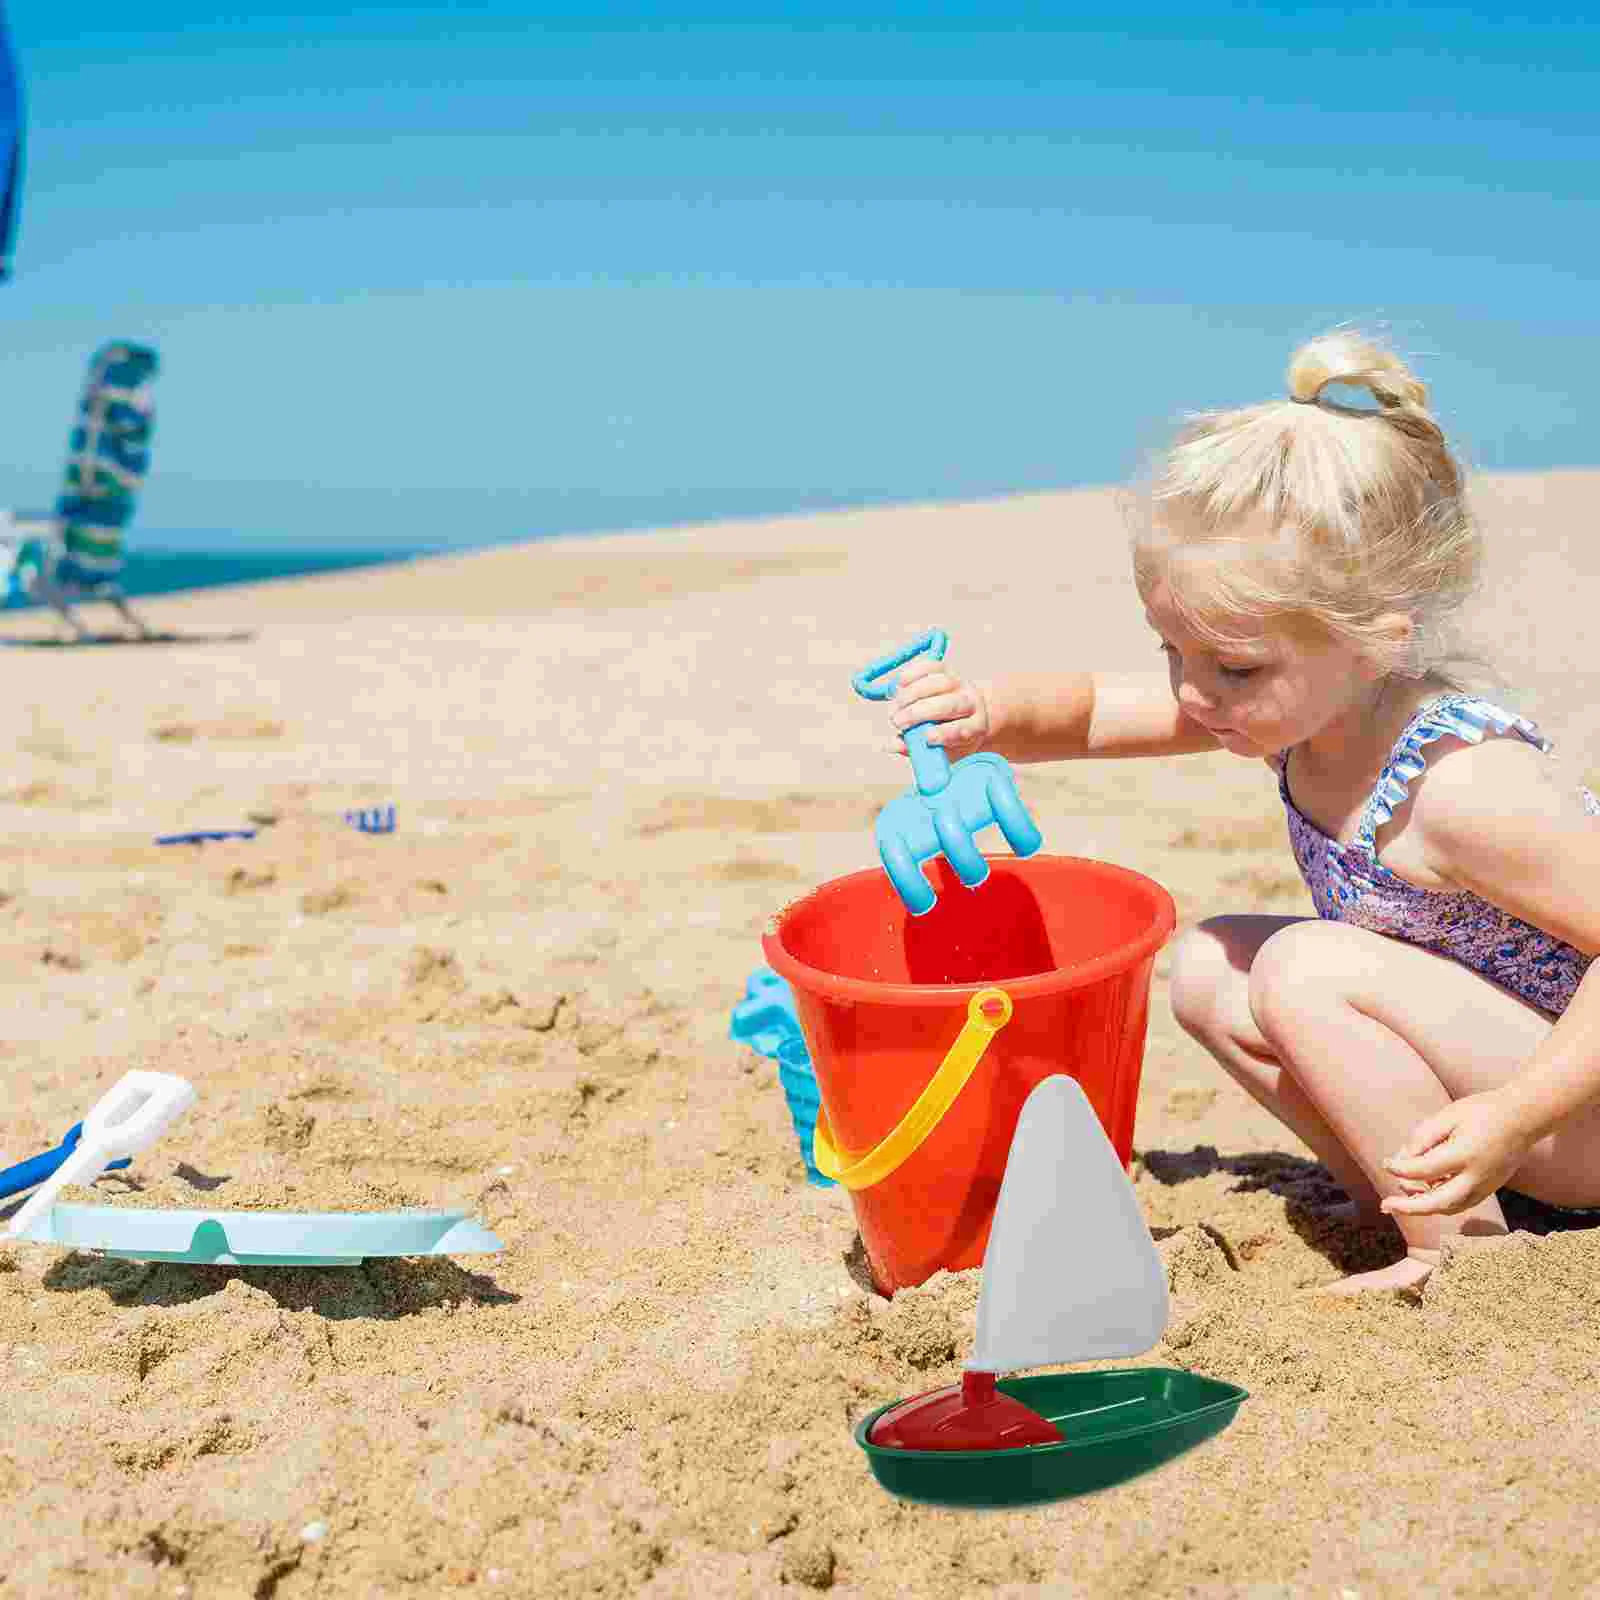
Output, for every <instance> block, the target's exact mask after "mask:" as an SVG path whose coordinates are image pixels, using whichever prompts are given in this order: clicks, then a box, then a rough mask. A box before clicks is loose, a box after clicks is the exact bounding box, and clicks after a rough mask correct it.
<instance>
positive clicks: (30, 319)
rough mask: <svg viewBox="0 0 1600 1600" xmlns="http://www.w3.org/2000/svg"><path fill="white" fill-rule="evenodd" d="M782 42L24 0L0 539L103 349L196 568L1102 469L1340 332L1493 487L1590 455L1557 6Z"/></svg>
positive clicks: (702, 33)
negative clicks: (21, 179) (17, 219)
mask: <svg viewBox="0 0 1600 1600" xmlns="http://www.w3.org/2000/svg"><path fill="white" fill-rule="evenodd" d="M343 9H344V7H343V6H341V7H340V10H343ZM785 10H786V12H787V14H788V15H789V17H790V18H791V19H803V20H790V21H787V22H783V21H778V20H770V21H760V20H756V19H759V18H760V17H762V16H763V14H764V13H763V10H762V8H760V7H749V6H746V7H741V8H739V10H738V11H737V12H735V11H734V10H733V9H732V8H728V9H727V10H726V11H725V12H721V13H719V11H718V9H717V8H715V7H710V8H706V7H702V8H696V9H695V10H693V11H692V12H691V11H688V10H686V9H685V8H682V7H675V8H674V7H654V6H647V5H627V4H624V3H620V0H619V3H618V4H613V5H608V6H606V7H605V8H604V9H603V11H602V10H601V9H600V8H592V9H590V10H589V11H588V12H587V13H585V12H584V11H583V10H582V9H581V8H571V7H568V8H546V7H538V6H534V5H529V4H507V3H499V0H478V3H473V4H458V5H454V6H450V5H442V4H432V5H426V6H424V5H411V6H401V5H396V6H372V5H367V6H363V7H360V8H359V15H357V16H356V17H354V18H349V17H343V16H339V15H335V14H334V12H333V8H331V7H323V6H320V5H310V4H303V5H302V6H300V7H297V8H294V9H292V10H291V9H287V8H278V7H275V6H273V5H271V4H263V5H258V6H256V7H255V8H253V9H252V10H251V11H250V12H249V13H246V12H244V11H243V10H240V11H237V12H229V11H227V10H226V9H223V10H222V11H221V14H220V15H219V14H218V12H219V8H218V7H217V6H216V5H214V4H213V5H201V4H200V3H198V0H141V4H139V5H137V6H129V5H127V4H126V3H125V0H123V3H119V4H116V5H112V4H110V3H107V0H76V3H74V4H73V5H70V6H67V5H63V4H61V0H9V5H8V14H9V18H10V26H11V32H12V36H13V40H14V44H15V48H16V51H17V54H18V56H19V58H20V62H21V67H22V72H23V78H24V83H25V89H26V96H27V108H28V122H29V143H28V155H27V172H26V187H25V191H24V199H23V212H22V224H21V229H20V232H19V236H18V239H17V247H16V276H15V279H14V281H13V282H12V283H11V284H9V285H7V286H5V287H4V288H0V322H3V326H4V328H5V331H6V336H7V351H6V361H5V364H4V368H3V372H4V380H5V381H4V383H3V384H0V424H3V426H4V428H5V432H6V435H7V437H8V439H9V442H10V447H9V448H8V449H7V450H6V451H5V453H4V458H3V460H0V504H12V505H36V504H43V503H47V502H48V501H49V499H50V497H51V496H52V494H53V492H54V488H55V481H56V476H57V473H58V471H59V467H60V461H61V456H62V451H63V448H64V444H65V438H66V431H67V424H68V421H69V418H70V414H71V410H72V406H73V403H74V399H75V395H76V391H77V386H78V383H79V379H80V375H81V371H82V367H83V364H84V361H85V359H86V358H87V356H88V354H89V352H90V351H91V350H92V348H93V347H94V346H95V345H96V344H97V343H99V342H100V341H101V340H102V339H104V338H106V337H110V336H113V335H115V336H126V337H133V338H142V339H147V340H149V341H151V342H153V343H154V344H156V345H157V346H158V347H159V348H160V350H161V352H162V354H163V357H164V360H165V371H164V374H163V377H162V379H161V385H160V390H159V406H160V420H159V426H158V435H157V439H156V445H155V465H154V472H153V475H152V478H151V482H150V485H149V488H148V491H147V498H146V501H145V505H144V509H143V514H142V519H141V521H142V525H143V526H144V527H145V528H147V529H159V530H189V531H190V533H191V534H192V535H193V536H194V537H197V538H199V537H206V536H208V535H209V534H210V533H211V532H212V531H214V530H227V531H228V533H229V535H230V536H233V537H240V538H250V539H254V538H288V539H292V540H293V541H294V542H297V543H310V542H327V543H330V544H350V543H361V542H374V543H410V542H426V543H478V542H487V541H490V540H498V539H509V538H526V537H533V536H536V535H539V534H543V533H549V532H559V531H569V530H574V531H575V530H584V529H598V528H607V527H623V526H640V525H649V524H653V523H668V522H682V521H692V520H699V519H701V518H711V517H717V516H723V515H735V514H756V513H766V512H782V511H787V510H799V509H804V508H807V507H815V506H826V505H844V504H856V503H862V502H883V501H896V500H921V499H930V498H938V499H951V498H968V497H977V496H983V495H992V494H1002V493H1006V492H1009V491H1012V490H1028V489H1041V488H1053V487H1065V486H1072V485H1078V484H1086V483H1103V482H1108V481H1112V480H1115V479H1117V478H1119V477H1122V476H1123V475H1125V474H1126V473H1127V472H1128V471H1129V470H1130V469H1131V468H1132V467H1133V466H1134V465H1135V464H1136V462H1137V459H1138V454H1139V452H1140V451H1141V450H1142V449H1143V448H1145V447H1147V446H1148V445H1150V444H1151V443H1152V442H1154V441H1155V440H1156V439H1158V438H1159V437H1160V436H1161V433H1162V430H1163V429H1164V428H1165V427H1166V426H1167V425H1168V424H1169V423H1170V421H1171V420H1172V419H1173V418H1174V417H1176V416H1177V415H1178V414H1180V413H1181V412H1183V411H1184V410H1186V409H1191V408H1198V407H1202V406H1209V405H1214V404H1224V403H1233V402H1241V401H1247V400H1254V399H1259V398H1263V397H1265V396H1268V395H1271V394H1274V393H1276V392H1278V391H1279V389H1280V387H1281V382H1282V374H1283V369H1284V365H1285V362H1286V359H1287V356H1288V354H1289V351H1290V349H1291V348H1292V346H1293V345H1294V343H1295V342H1296V341H1297V340H1299V339H1301V338H1303V337H1305V336H1307V335H1309V334H1311V333H1313V332H1315V331H1317V330H1319V329H1320V328H1322V327H1324V326H1326V325H1328V324H1331V323H1333V322H1338V321H1343V320H1347V319H1355V320H1361V321H1366V322H1368V323H1375V324H1380V325H1384V326H1386V327H1387V328H1388V329H1389V330H1390V332H1391V334H1392V336H1393V337H1394V339H1395V340H1396V342H1397V343H1398V344H1399V345H1400V347H1401V348H1402V349H1403V350H1405V351H1407V352H1408V353H1410V354H1413V355H1414V356H1415V357H1416V358H1417V360H1418V364H1419V366H1420V369H1421V370H1422V371H1423V373H1424V376H1425V377H1427V378H1428V379H1429V380H1430V381H1431V382H1432V384H1433V386H1434V392H1435V398H1436V401H1437V404H1438V407H1439V409H1440V411H1441V413H1442V414H1443V416H1444V418H1445V420H1446V422H1447V424H1449V425H1451V426H1453V427H1454V429H1455V430H1456V431H1457V433H1458V435H1459V437H1460V439H1461V441H1462V443H1463V444H1464V445H1465V446H1466V447H1467V449H1468V450H1469V452H1470V453H1471V456H1472V458H1473V459H1474V460H1475V461H1476V462H1477V463H1478V464H1480V465H1482V466H1485V467H1490V468H1495V467H1514V468H1542V467H1548V466H1560V465H1582V464H1590V463H1593V462H1595V461H1596V459H1597V457H1600V450H1597V448H1596V444H1595V440H1594V438H1593V429H1592V427H1591V423H1592V421H1593V419H1594V417H1595V415H1596V404H1597V402H1596V399H1595V398H1594V396H1593V393H1592V391H1593V388H1594V385H1593V381H1592V374H1593V373H1594V372H1595V371H1597V370H1600V294H1597V292H1596V291H1597V289H1600V254H1597V244H1600V225H1597V224H1600V183H1597V182H1596V174H1597V173H1600V23H1595V22H1590V21H1585V20H1584V19H1583V18H1582V17H1580V16H1579V15H1578V14H1577V12H1576V9H1574V10H1573V11H1572V12H1571V13H1570V14H1568V15H1565V16H1563V15H1562V14H1561V13H1557V12H1545V13H1542V14H1540V15H1538V16H1523V17H1517V16H1508V15H1505V14H1503V13H1502V14H1500V15H1498V16H1496V17H1491V15H1490V13H1489V12H1488V10H1487V9H1469V8H1463V7H1446V6H1435V5H1428V4H1421V5H1417V4H1412V5H1408V6H1405V7H1400V6H1376V5H1365V6H1363V5H1357V6H1355V7H1354V8H1343V7H1340V8H1334V7H1332V6H1328V7H1321V6H1316V5H1311V6H1302V7H1299V8H1297V9H1296V10H1295V12H1294V14H1293V15H1292V16H1286V15H1281V14H1279V13H1278V12H1277V11H1276V10H1275V9H1272V8H1267V7H1249V6H1234V7H1229V6H1226V5H1222V6H1212V5H1208V6H1206V7H1200V8H1197V7H1186V8H1183V9H1181V10H1180V9H1178V8H1167V7H1156V6H1141V5H1138V4H1132V5H1129V6H1125V7H1122V8H1120V9H1118V10H1115V11H1112V10H1106V11H1103V12H1096V11H1092V10H1086V9H1073V10H1071V12H1070V17H1071V20H1070V21H1068V22H1063V20H1062V13H1063V12H1066V11H1067V10H1068V8H1065V7H1061V6H1059V5H1053V6H1044V5H1039V6H1034V7H1007V6H1005V5H1004V4H1003V3H1000V0H997V3H996V4H995V5H992V6H980V5H976V4H973V5H940V4H937V3H936V0H930V3H928V4H924V5H917V6H913V5H909V4H907V5H900V6H892V5H874V4H872V3H871V0H862V4H861V5H860V6H859V7H855V8H852V9H851V10H850V11H849V12H846V10H845V8H843V7H807V6H805V5H803V4H800V5H792V6H790V7H787V8H785ZM765 14H766V15H768V16H770V17H772V18H777V17H778V15H779V12H778V10H777V8H771V9H770V10H769V11H767V12H766V13H765ZM730 19H732V20H730ZM739 19H743V20H739Z"/></svg>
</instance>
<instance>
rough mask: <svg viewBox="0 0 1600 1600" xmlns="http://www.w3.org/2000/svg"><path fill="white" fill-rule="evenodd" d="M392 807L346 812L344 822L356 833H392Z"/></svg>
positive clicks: (368, 807)
mask: <svg viewBox="0 0 1600 1600" xmlns="http://www.w3.org/2000/svg"><path fill="white" fill-rule="evenodd" d="M394 814H395V813H394V807H393V806H365V807H363V808H362V809H361V810H359V811H347V812H345V814H344V820H345V821H346V822H348V823H349V824H350V826H351V827H352V828H354V829H355V830H356V832H357V833H393V832H394Z"/></svg>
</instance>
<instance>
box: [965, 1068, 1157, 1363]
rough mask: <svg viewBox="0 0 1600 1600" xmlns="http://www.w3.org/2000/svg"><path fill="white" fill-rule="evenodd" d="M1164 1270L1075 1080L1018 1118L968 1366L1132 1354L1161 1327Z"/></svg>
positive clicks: (1051, 1083)
mask: <svg viewBox="0 0 1600 1600" xmlns="http://www.w3.org/2000/svg"><path fill="white" fill-rule="evenodd" d="M1167 1316H1168V1305H1167V1274H1166V1269H1165V1268H1164V1267H1163V1266H1162V1264H1161V1258H1160V1256H1158V1255H1157V1254H1156V1247H1155V1241H1154V1240H1153V1239H1152V1238H1151V1237H1150V1230H1149V1228H1147V1227H1146V1226H1145V1221H1144V1217H1143V1215H1142V1213H1141V1212H1140V1210H1139V1202H1138V1200H1137V1198H1136V1197H1135V1195H1134V1192H1133V1185H1132V1183H1130V1182H1129V1180H1128V1175H1127V1173H1126V1172H1125V1171H1124V1170H1123V1167H1122V1163H1121V1161H1119V1160H1118V1159H1117V1153H1116V1151H1115V1150H1114V1149H1113V1148H1112V1145H1111V1141H1110V1140H1109V1139H1108V1138H1107V1137H1106V1135H1105V1130H1104V1129H1103V1128H1101V1126H1100V1121H1099V1119H1098V1118H1097V1117H1096V1116H1095V1114H1094V1109H1093V1107H1092V1106H1090V1104H1089V1101H1088V1099H1087V1098H1086V1097H1085V1095H1084V1092H1083V1090H1082V1089H1081V1088H1079V1086H1078V1084H1077V1081H1076V1080H1075V1079H1073V1078H1069V1077H1066V1076H1062V1075H1058V1076H1055V1077H1050V1078H1046V1079H1045V1080H1044V1081H1043V1082H1042V1083H1040V1084H1038V1085H1037V1086H1036V1087H1035V1089H1034V1090H1033V1092H1032V1093H1031V1094H1030V1095H1029V1096H1028V1098H1027V1101H1026V1102H1025V1103H1024V1105H1023V1107H1022V1115H1021V1116H1020V1117H1019V1118H1018V1119H1017V1131H1016V1133H1015V1134H1014V1135H1013V1137H1012V1141H1011V1155H1010V1157H1009V1159H1008V1160H1007V1162H1006V1175H1005V1179H1004V1181H1003V1182H1002V1183H1001V1185H1000V1200H999V1203H998V1205H997V1206H996V1207H995V1216H994V1226H993V1228H992V1229H991V1230H990V1234H989V1248H988V1250H987V1252H986V1253H985V1255H984V1258H983V1289H982V1292H981V1294H980V1296H979V1299H978V1333H977V1338H976V1340H975V1341H974V1347H973V1352H972V1358H971V1360H969V1361H968V1362H967V1366H968V1368H969V1369H971V1370H974V1371H978V1372H1015V1371H1017V1370H1019V1369H1020V1368H1023V1367H1043V1366H1060V1365H1065V1364H1067V1363H1069V1362H1073V1361H1095V1360H1100V1359H1102V1358H1104V1357H1108V1356H1132V1355H1139V1354H1141V1353H1142V1352H1144V1351H1146V1350H1148V1349H1149V1348H1150V1347H1151V1346H1152V1345H1153V1344H1155V1342H1156V1341H1157V1340H1158V1339H1159V1338H1160V1337H1161V1335H1162V1333H1163V1332H1164V1331H1165V1329H1166V1326H1167Z"/></svg>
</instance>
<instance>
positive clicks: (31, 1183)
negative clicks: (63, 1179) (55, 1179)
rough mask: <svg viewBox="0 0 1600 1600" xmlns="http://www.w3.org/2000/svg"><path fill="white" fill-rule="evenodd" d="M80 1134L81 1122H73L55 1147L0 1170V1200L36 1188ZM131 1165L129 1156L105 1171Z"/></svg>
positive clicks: (112, 1170)
mask: <svg viewBox="0 0 1600 1600" xmlns="http://www.w3.org/2000/svg"><path fill="white" fill-rule="evenodd" d="M82 1135H83V1124H82V1123H81V1122H75V1123H73V1125H72V1126H71V1127H70V1128H68V1129H67V1136H66V1138H65V1139H63V1140H62V1141H61V1143H60V1145H59V1146H57V1148H56V1149H54V1150H46V1151H45V1153H44V1154H43V1155H42V1156H34V1157H33V1158H32V1159H31V1160H28V1161H20V1162H18V1163H17V1165H16V1166H14V1167H6V1168H4V1169H3V1170H0V1200H8V1199H10V1198H11V1196H12V1195H15V1194H25V1193H26V1192H27V1191H28V1190H29V1189H37V1188H38V1187H39V1185H40V1184H41V1183H43V1182H44V1180H45V1179H46V1178H48V1177H50V1176H52V1175H53V1174H54V1172H55V1170H56V1168H57V1167H59V1166H60V1165H61V1163H62V1162H63V1161H65V1160H66V1159H67V1157H68V1156H70V1155H71V1154H72V1152H73V1149H74V1148H75V1147H76V1145H77V1143H78V1140H79V1139H80V1138H81V1137H82ZM132 1165H133V1161H132V1158H131V1157H130V1158H129V1159H127V1160H123V1161H113V1162H112V1163H111V1164H110V1166H108V1167H107V1168H106V1171H107V1172H115V1171H116V1169H117V1168H118V1167H131V1166H132Z"/></svg>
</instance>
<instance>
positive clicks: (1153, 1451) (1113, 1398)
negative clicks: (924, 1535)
mask: <svg viewBox="0 0 1600 1600" xmlns="http://www.w3.org/2000/svg"><path fill="white" fill-rule="evenodd" d="M998 1387H999V1388H1000V1390H1001V1391H1002V1392H1003V1393H1005V1394H1008V1395H1011V1396H1013V1397H1014V1398H1015V1399H1017V1400H1020V1401H1021V1402H1022V1403H1023V1405H1025V1406H1028V1407H1030V1408H1031V1409H1032V1410H1034V1411H1036V1412H1038V1414H1039V1415H1040V1416H1042V1417H1048V1418H1049V1419H1050V1421H1052V1422H1053V1423H1055V1425H1056V1426H1057V1427H1058V1428H1059V1429H1060V1430H1061V1433H1062V1435H1063V1442H1062V1443H1060V1444H1042V1445H1027V1446H1024V1447H1022V1448H1020V1449H1015V1450H894V1449H887V1448H885V1447H884V1446H881V1445H875V1444H873V1443H872V1441H871V1440H870V1439H869V1438H868V1437H867V1436H868V1434H869V1433H870V1431H871V1429H872V1425H873V1424H874V1423H875V1422H876V1421H877V1420H878V1418H879V1417H881V1416H882V1415H883V1414H884V1413H885V1412H886V1411H889V1410H892V1409H893V1407H892V1406H879V1407H878V1409H877V1410H876V1411H874V1412H873V1413H872V1414H871V1415H870V1416H868V1417H865V1418H863V1419H862V1421H861V1422H859V1423H858V1424H857V1425H856V1430H855V1438H856V1443H857V1444H859V1445H860V1446H861V1448H862V1449H863V1450H865V1451H866V1453H867V1460H868V1462H869V1463H870V1464H871V1466H872V1472H873V1476H874V1477H876V1478H877V1480H878V1482H879V1483H881V1484H882V1485H883V1487H884V1488H885V1489H887V1490H888V1491H889V1492H890V1493H891V1494H895V1495H899V1496H900V1497H901V1498H902V1499H906V1500H920V1501H922V1502H924V1503H925V1504H928V1505H936V1506H968V1507H988V1508H997V1507H1007V1506H1028V1505H1040V1504H1043V1503H1045V1502H1047V1501H1050V1500H1064V1499H1067V1498H1069V1497H1070V1496H1073V1495H1080V1494H1092V1493H1093V1492H1094V1491H1095V1490H1097V1489H1109V1488H1111V1487H1112V1486H1113V1485H1115V1484H1119V1483H1126V1482H1127V1481H1128V1479H1130V1478H1135V1477H1138V1476H1139V1474H1140V1473H1143V1472H1150V1471H1152V1470H1153V1469H1154V1468H1156V1467H1160V1466H1164V1465H1165V1464H1166V1463H1167V1462H1169V1461H1171V1460H1172V1459H1173V1458H1174V1457H1176V1456H1180V1455H1182V1454H1183V1453H1184V1452H1185V1451H1186V1450H1192V1449H1193V1448H1194V1447H1195V1446H1196V1445H1197V1444H1199V1443H1201V1442H1202V1441H1203V1440H1206V1439H1209V1438H1211V1437H1212V1435H1213V1434H1218V1433H1221V1432H1222V1430H1223V1429H1224V1428H1226V1427H1227V1425H1228V1424H1229V1423H1230V1422H1232V1421H1233V1418H1234V1414H1235V1413H1236V1412H1237V1411H1238V1409H1239V1405H1240V1402H1241V1401H1243V1400H1246V1399H1248V1398H1249V1396H1248V1394H1247V1393H1246V1391H1245V1390H1243V1389H1241V1388H1239V1387H1238V1386H1237V1385H1236V1384H1231V1383H1223V1382H1222V1381H1220V1380H1219V1379H1216V1378H1206V1377H1202V1376H1200V1374H1198V1373H1194V1372H1184V1371H1183V1370H1182V1369H1180V1368H1176V1367H1122V1368H1113V1369H1110V1370H1107V1371H1103V1372H1064V1373H1053V1374H1047V1375H1045V1376H1042V1377H1033V1378H1007V1379H1004V1380H1002V1381H1001V1383H1000V1384H999V1386H998ZM894 1404H896V1405H898V1404H899V1402H898V1401H896V1402H894Z"/></svg>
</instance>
